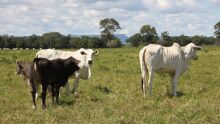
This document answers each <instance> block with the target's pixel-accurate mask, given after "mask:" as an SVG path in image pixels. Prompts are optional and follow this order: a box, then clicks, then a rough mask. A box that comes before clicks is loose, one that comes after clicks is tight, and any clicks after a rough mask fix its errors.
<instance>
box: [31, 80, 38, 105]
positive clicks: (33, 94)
mask: <svg viewBox="0 0 220 124" xmlns="http://www.w3.org/2000/svg"><path fill="white" fill-rule="evenodd" d="M35 95H36V88H35V86H33V84H31V96H32V101H33V107H32V108H34V109H35V108H37V105H36V99H35Z"/></svg>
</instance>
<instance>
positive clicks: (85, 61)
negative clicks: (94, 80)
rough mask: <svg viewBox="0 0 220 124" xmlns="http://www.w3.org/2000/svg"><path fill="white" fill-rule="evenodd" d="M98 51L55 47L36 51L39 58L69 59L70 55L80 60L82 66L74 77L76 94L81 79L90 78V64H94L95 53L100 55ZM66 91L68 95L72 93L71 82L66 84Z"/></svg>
mask: <svg viewBox="0 0 220 124" xmlns="http://www.w3.org/2000/svg"><path fill="white" fill-rule="evenodd" d="M98 53H99V52H98V51H94V50H92V49H83V48H81V49H79V50H77V51H74V52H72V51H60V50H54V49H46V50H40V51H38V52H37V53H36V57H38V58H47V59H49V60H53V59H57V58H61V59H67V58H69V57H74V58H75V59H77V60H80V63H79V64H78V66H79V67H80V70H79V72H76V73H75V75H74V77H75V80H74V84H73V85H74V86H73V92H74V94H77V87H78V84H79V79H80V78H81V79H84V80H88V79H89V78H90V77H91V70H90V65H91V64H92V60H93V57H94V55H98ZM66 92H67V95H69V94H70V88H69V83H67V84H66Z"/></svg>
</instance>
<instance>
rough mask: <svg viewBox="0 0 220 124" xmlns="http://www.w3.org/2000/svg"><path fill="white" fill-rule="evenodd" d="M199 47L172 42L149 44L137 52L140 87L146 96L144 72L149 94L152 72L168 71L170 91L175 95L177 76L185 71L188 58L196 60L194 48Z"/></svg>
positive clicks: (188, 61) (150, 92)
mask: <svg viewBox="0 0 220 124" xmlns="http://www.w3.org/2000/svg"><path fill="white" fill-rule="evenodd" d="M200 49H201V47H199V46H196V45H195V44H193V43H190V44H188V45H186V46H185V47H181V46H180V45H179V44H177V43H174V44H173V45H172V46H170V47H163V46H161V45H156V44H150V45H148V46H145V47H144V48H142V49H141V51H140V52H139V60H140V67H141V73H142V75H141V76H142V88H143V92H144V96H146V73H148V75H149V79H148V86H149V94H150V95H152V84H153V77H154V72H157V73H169V74H170V76H171V83H172V93H173V95H174V96H177V93H176V87H177V83H178V79H179V76H181V75H182V74H183V73H184V72H185V71H187V69H188V66H189V64H190V60H196V59H197V56H196V50H200Z"/></svg>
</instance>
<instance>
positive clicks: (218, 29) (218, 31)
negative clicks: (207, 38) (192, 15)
mask: <svg viewBox="0 0 220 124" xmlns="http://www.w3.org/2000/svg"><path fill="white" fill-rule="evenodd" d="M214 29H215V32H214V34H215V36H216V37H217V38H218V39H220V21H219V22H218V23H216V24H215V26H214Z"/></svg>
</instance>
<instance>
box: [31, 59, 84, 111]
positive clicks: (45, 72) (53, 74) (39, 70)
mask: <svg viewBox="0 0 220 124" xmlns="http://www.w3.org/2000/svg"><path fill="white" fill-rule="evenodd" d="M79 62H80V61H78V60H76V59H75V58H73V57H70V58H68V59H65V60H63V59H55V60H48V59H45V58H35V59H34V61H33V64H32V65H31V68H30V69H31V73H30V85H31V89H32V90H31V94H32V100H33V103H34V107H36V102H35V94H36V83H35V78H40V79H41V84H42V108H43V109H44V108H46V104H45V100H46V91H47V87H48V85H50V86H51V91H52V102H53V103H54V97H56V103H57V104H58V102H59V89H60V87H61V86H65V85H66V83H67V81H68V78H69V76H71V75H72V74H74V73H75V71H78V70H79V67H78V65H77V64H79Z"/></svg>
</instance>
